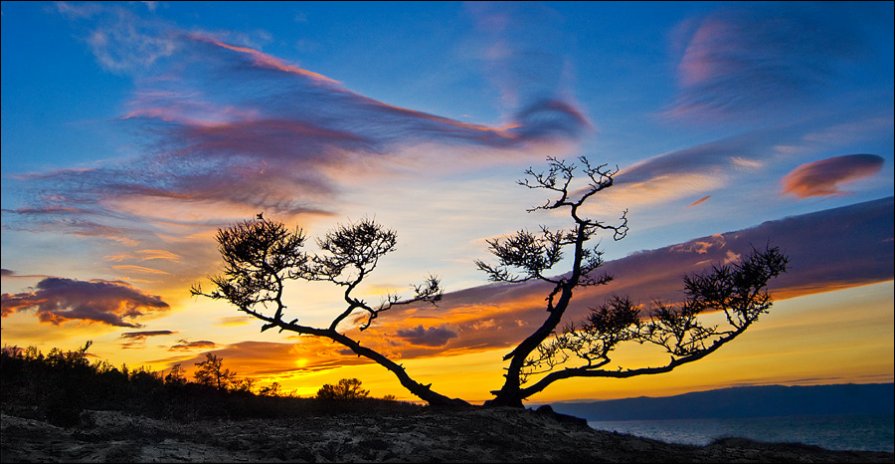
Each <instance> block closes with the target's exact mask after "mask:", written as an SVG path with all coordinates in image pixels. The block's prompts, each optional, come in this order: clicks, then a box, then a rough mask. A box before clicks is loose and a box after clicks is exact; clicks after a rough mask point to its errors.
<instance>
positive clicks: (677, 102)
mask: <svg viewBox="0 0 895 464" xmlns="http://www.w3.org/2000/svg"><path fill="white" fill-rule="evenodd" d="M892 18H893V6H892V3H890V2H889V3H886V2H877V3H859V2H848V3H830V2H817V3H801V2H800V3H713V2H684V3H670V2H669V3H606V2H596V3H583V2H556V3H543V4H541V3H496V4H488V3H447V2H444V3H442V2H439V3H405V2H399V3H281V2H219V3H204V2H195V3H181V2H174V3H165V2H116V3H89V2H84V3H66V2H59V3H40V2H18V3H17V2H4V3H3V4H2V32H0V33H2V70H0V73H2V75H0V77H2V140H3V144H2V173H0V175H2V181H3V182H2V208H3V217H2V221H3V236H2V245H3V257H2V268H3V269H4V278H3V280H2V286H3V292H4V298H7V297H9V298H12V297H13V296H15V295H25V294H26V293H28V292H37V291H38V290H35V288H37V287H36V286H38V285H39V284H40V282H43V280H42V279H46V278H48V277H55V278H64V279H71V282H72V284H71V288H75V287H77V285H79V284H76V283H77V282H94V281H102V282H120V283H122V284H121V285H127V286H128V287H127V288H128V289H130V290H133V291H135V292H137V293H131V292H130V290H128V291H123V290H121V289H117V288H116V291H115V292H113V296H110V298H111V299H109V300H108V301H119V299H120V298H124V299H125V300H127V301H130V302H131V304H137V305H138V306H139V304H142V303H141V302H146V301H153V302H156V301H157V300H155V299H152V298H148V297H150V296H151V297H156V298H160V299H162V300H164V301H165V302H166V305H167V306H161V305H158V304H155V305H151V307H149V308H146V312H147V314H149V313H152V311H155V310H156V309H158V308H170V310H167V309H166V310H165V311H167V312H166V315H165V316H159V315H156V316H152V317H149V318H148V319H146V320H145V321H143V325H148V326H149V327H148V328H151V329H155V330H159V331H164V330H169V329H170V328H171V327H169V326H168V325H167V324H175V323H176V324H181V325H185V326H189V327H193V330H195V331H196V332H197V333H199V332H201V331H202V328H201V320H202V318H203V317H205V316H197V315H200V314H201V315H206V314H212V313H213V311H218V312H220V311H221V309H220V308H212V307H211V306H210V305H207V304H202V303H197V302H195V301H192V300H189V298H188V297H187V294H186V289H187V288H188V287H189V285H190V284H191V283H193V282H194V281H196V280H198V279H202V278H203V276H205V275H208V274H209V273H212V272H213V271H214V269H215V266H217V257H216V255H215V250H214V244H213V239H212V237H213V232H214V230H215V229H216V228H217V227H222V226H225V225H227V224H229V223H232V222H233V221H237V220H241V219H245V218H250V217H253V216H254V214H256V213H257V212H259V211H264V212H265V213H266V214H267V216H268V217H274V218H276V219H279V220H282V221H284V222H287V223H289V224H301V225H302V226H303V227H304V228H305V229H306V230H308V231H309V232H310V233H311V234H319V233H322V232H323V231H325V230H326V229H327V228H329V227H331V226H333V225H334V224H336V223H339V222H343V221H345V220H356V219H358V218H362V217H375V218H376V219H377V220H378V221H381V222H383V223H385V224H386V225H388V226H390V227H394V228H395V229H397V230H398V232H399V234H400V240H401V241H400V247H399V251H398V252H396V254H395V256H394V257H393V261H392V262H391V263H390V264H386V265H384V267H383V268H382V269H380V270H379V272H381V274H380V279H381V281H380V282H379V283H378V284H377V285H378V286H373V287H371V288H370V291H372V292H374V293H375V292H378V291H381V290H382V288H386V287H389V288H394V287H401V286H404V285H405V283H406V282H410V281H414V280H416V279H417V276H418V275H424V274H425V273H426V272H433V273H437V274H439V275H441V276H442V278H443V279H444V282H445V285H446V286H447V287H448V289H450V290H462V289H466V288H471V287H476V286H479V285H481V284H483V283H484V276H483V275H481V273H478V272H477V271H476V270H475V267H474V265H473V264H472V262H473V261H474V260H475V259H480V258H482V257H484V256H485V255H486V254H487V250H486V248H487V247H486V245H485V240H486V239H488V238H493V237H496V236H501V235H504V234H507V233H510V232H512V231H514V230H518V229H519V228H522V227H535V226H537V225H538V224H540V223H546V224H549V225H562V224H563V218H562V217H558V216H549V215H546V216H543V215H542V216H538V217H533V216H532V215H529V214H527V213H525V211H524V210H525V209H526V208H528V207H530V206H532V205H534V204H537V203H539V202H542V201H543V198H541V197H540V196H539V195H538V194H537V192H530V191H525V190H524V189H520V188H519V187H518V186H517V185H515V183H514V182H515V180H516V179H518V178H520V176H521V174H522V171H523V170H524V169H525V168H527V167H529V166H534V167H536V168H537V167H538V166H544V165H545V163H544V159H545V157H547V156H557V157H560V158H568V159H571V158H574V157H575V156H577V155H582V154H583V155H587V156H588V157H589V158H590V159H591V160H592V161H594V162H600V163H603V162H605V163H609V164H610V165H612V166H614V165H618V167H619V168H620V172H619V175H618V177H617V185H616V187H614V188H613V189H612V190H610V191H607V192H606V195H605V196H602V197H601V198H600V200H599V201H598V202H594V203H593V204H592V205H591V206H590V207H589V209H588V213H589V214H594V215H598V216H600V217H604V218H606V219H607V220H614V218H617V217H618V215H619V214H620V213H621V211H622V210H624V209H628V210H629V213H628V217H629V219H630V221H631V222H630V225H631V233H630V234H629V236H628V238H627V239H625V240H624V241H621V242H617V243H616V242H612V241H611V240H609V239H606V240H605V241H604V243H605V249H606V253H607V254H606V257H607V258H608V259H619V258H624V257H625V256H627V255H629V254H631V253H633V252H637V251H641V250H654V249H661V248H663V247H670V246H674V245H676V244H679V243H682V242H687V241H689V240H693V239H697V238H700V237H707V236H712V235H713V234H719V233H723V232H729V231H737V230H741V229H746V228H749V227H752V226H757V225H759V224H761V223H763V222H765V221H770V220H777V219H781V218H784V217H788V216H795V215H803V214H807V213H812V212H818V211H823V210H828V209H831V208H836V207H842V206H850V205H856V204H858V203H862V202H866V201H870V200H877V199H880V198H886V197H891V196H892V193H893V116H892V115H893V54H895V52H893V20H892ZM862 211H863V210H862ZM874 217H876V216H874ZM874 220H876V219H874ZM874 230H875V229H874ZM882 233H883V234H885V231H883V232H882ZM734 251H736V250H734ZM888 252H889V253H891V244H890V245H889V248H888ZM843 272H845V271H843ZM889 272H891V270H890V271H889ZM682 273H683V271H682V272H681V274H682ZM889 279H891V277H890V278H889ZM65 282H68V281H58V280H55V281H52V283H54V284H55V285H61V284H60V283H65ZM824 282H827V283H825V284H824V285H828V281H826V280H825V281H824ZM865 283H866V282H865ZM46 285H49V284H48V283H47V284H46ZM66 285H67V284H66ZM63 286H64V285H63ZM380 287H381V288H380ZM53 288H54V289H57V290H58V288H59V287H53ZM66 288H69V287H66ZM77 288H81V287H77ZM84 288H86V287H84ZM97 288H99V287H97ZM103 288H106V287H103ZM45 290H47V289H45ZM47 291H49V290H47ZM60 291H61V290H60ZM79 291H80V290H79ZM85 291H86V290H85ZM102 291H106V290H102ZM121 295H131V296H128V297H126V298H125V297H122V296H121ZM141 295H142V296H141ZM330 296H331V295H329V294H328V293H327V291H326V290H318V289H314V290H313V291H311V292H310V293H297V294H296V296H295V298H302V299H304V300H305V301H307V302H308V304H309V307H310V310H311V311H312V313H313V314H314V315H315V316H314V317H317V316H316V315H317V314H318V313H320V314H323V313H325V311H326V309H327V307H328V303H327V301H328V298H329V297H330ZM9 301H10V303H9V305H13V303H11V301H13V300H11V299H10V300H9ZM66 301H69V300H66ZM72 301H73V300H72ZM874 301H876V300H874ZM66 304H72V305H74V306H77V304H76V303H71V302H70V301H69V303H66ZM63 306H64V305H63ZM74 306H73V307H74ZM113 306H114V305H113ZM8 307H9V308H13V307H14V306H8ZM15 308H16V309H9V310H7V309H6V308H4V313H3V314H4V317H5V318H6V317H9V319H4V328H5V327H7V324H8V321H16V324H20V326H17V327H23V328H22V329H21V331H19V332H16V334H19V335H17V336H20V337H21V340H22V342H21V343H27V342H34V343H38V342H39V343H50V342H51V341H60V340H61V341H66V340H68V341H70V342H71V343H74V341H75V340H76V339H78V337H82V336H84V334H96V335H94V336H96V337H102V336H105V337H107V346H110V347H111V346H115V340H116V338H115V337H116V336H117V332H114V330H115V329H114V327H110V326H109V324H108V323H107V322H106V323H104V322H103V321H109V320H114V321H118V322H121V321H122V319H121V318H120V317H117V316H120V314H117V313H116V314H117V316H116V317H112V318H105V319H104V318H93V319H90V318H86V319H84V318H81V319H79V320H75V319H78V318H76V317H72V318H70V320H69V321H68V322H63V323H59V321H58V320H56V323H55V324H56V325H53V326H52V327H54V330H56V331H57V332H58V335H54V336H52V337H49V336H44V337H45V338H39V337H38V338H35V335H34V334H36V333H40V332H41V330H42V329H43V328H44V327H46V326H47V325H46V323H47V321H43V322H40V321H37V320H35V319H34V317H33V315H31V313H28V312H27V311H30V310H27V311H25V310H22V311H20V310H19V309H18V308H19V306H15ZM103 308H106V307H103ZM109 308H111V306H109V307H108V308H106V309H97V311H100V312H103V311H106V310H107V309H108V310H111V309H109ZM195 308H198V309H195ZM32 309H33V308H32ZM116 311H117V310H116ZM13 313H15V314H13ZM38 313H39V311H38ZM72 314H74V313H72ZM77 314H81V313H77ZM104 314H105V313H104ZM70 315H71V314H70ZM26 316H27V317H26ZM153 317H155V319H153ZM221 317H223V316H221ZM321 317H323V316H321ZM29 318H30V319H29ZM166 318H170V319H166ZM187 321H189V322H187ZM41 324H43V325H41ZM79 324H80V325H79ZM85 324H86V325H85ZM113 325H114V324H113ZM421 327H422V326H421ZM432 327H434V326H432ZM432 327H430V328H432ZM444 327H447V326H444ZM25 328H27V330H26V329H25ZM412 328H415V326H414V327H412ZM38 329H41V330H38ZM16 330H18V329H16ZM228 330H229V329H228ZM234 330H236V329H234ZM239 330H244V331H241V332H240V331H236V332H233V333H228V334H227V335H226V336H223V335H222V337H223V338H221V339H220V340H215V342H216V343H218V345H219V346H227V345H228V344H231V345H232V344H238V343H240V342H241V341H245V340H257V338H253V337H256V335H255V334H254V332H253V331H249V330H248V329H246V328H242V329H239ZM401 330H404V331H405V332H406V331H407V330H409V329H408V328H407V327H404V328H403V329H401ZM445 330H446V329H445ZM402 333H403V332H402ZM66 334H67V335H66ZM8 336H11V335H10V332H4V338H6V337H8ZM46 337H49V338H46ZM191 338H192V339H200V338H202V337H201V336H199V335H195V336H191ZM461 338H462V337H461ZM455 342H456V341H450V342H449V343H455ZM98 346H99V347H102V346H103V345H102V343H100V344H98ZM150 351H151V350H150ZM129 356H132V357H134V359H137V360H139V361H140V362H143V361H146V360H149V359H150V358H152V359H158V353H148V354H144V355H142V356H143V357H139V356H137V355H136V354H133V355H129ZM128 359H131V358H128Z"/></svg>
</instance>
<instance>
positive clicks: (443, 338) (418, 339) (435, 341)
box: [397, 325, 457, 346]
mask: <svg viewBox="0 0 895 464" xmlns="http://www.w3.org/2000/svg"><path fill="white" fill-rule="evenodd" d="M397 335H398V337H401V338H403V339H404V340H407V341H408V342H410V343H412V344H414V345H423V346H443V345H446V344H447V342H448V340H450V339H452V338H456V337H457V333H456V332H454V331H452V330H450V329H448V328H446V327H429V328H428V329H424V328H423V326H422V325H418V326H416V327H414V328H412V329H402V330H398V332H397Z"/></svg>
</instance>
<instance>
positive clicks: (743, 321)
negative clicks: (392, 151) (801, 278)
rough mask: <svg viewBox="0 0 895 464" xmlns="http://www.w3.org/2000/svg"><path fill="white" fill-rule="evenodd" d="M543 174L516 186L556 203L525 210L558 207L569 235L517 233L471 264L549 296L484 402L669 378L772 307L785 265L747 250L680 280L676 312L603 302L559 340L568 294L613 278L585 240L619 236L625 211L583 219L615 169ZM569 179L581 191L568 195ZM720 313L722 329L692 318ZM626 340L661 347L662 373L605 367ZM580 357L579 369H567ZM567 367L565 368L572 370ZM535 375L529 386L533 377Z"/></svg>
mask: <svg viewBox="0 0 895 464" xmlns="http://www.w3.org/2000/svg"><path fill="white" fill-rule="evenodd" d="M548 162H549V168H548V170H547V171H545V172H535V171H534V170H532V169H531V168H529V169H528V170H527V171H526V175H527V177H526V178H525V179H523V180H520V181H519V184H520V185H522V186H524V187H527V188H530V189H541V190H546V191H548V192H550V193H552V194H553V195H554V196H555V198H554V199H551V200H548V201H547V202H546V203H544V204H543V205H540V206H537V207H534V208H532V209H529V210H528V211H529V212H534V211H539V210H565V211H567V212H568V214H569V216H570V218H571V220H572V225H571V227H570V228H569V229H564V230H551V229H549V228H547V227H545V226H541V228H540V231H539V232H537V233H532V232H528V231H524V230H523V231H519V232H517V233H516V234H514V235H512V236H510V237H507V238H504V239H498V240H491V241H489V242H488V244H489V247H490V251H491V253H492V254H493V255H494V256H496V257H497V260H498V264H496V265H491V264H487V263H485V262H483V261H478V262H477V263H476V264H477V266H478V267H479V269H481V270H482V271H484V272H486V273H487V274H488V277H489V279H490V280H492V281H495V282H509V283H518V282H524V281H527V280H532V279H537V280H541V281H543V282H546V283H548V284H549V285H551V286H552V289H551V290H550V291H549V293H548V294H547V297H546V299H545V301H546V311H547V317H546V318H545V319H544V321H543V322H542V323H541V326H540V327H538V328H537V329H536V330H535V331H534V332H533V333H532V334H531V335H529V336H528V337H527V338H525V339H524V340H523V341H522V342H521V343H519V345H517V346H516V347H515V348H514V349H513V350H512V351H510V352H509V353H508V354H507V355H506V356H504V361H509V366H508V367H507V368H506V374H505V376H504V377H505V380H504V384H503V386H502V387H501V388H500V389H499V390H495V391H492V393H493V394H494V395H495V396H494V398H493V399H492V400H489V401H488V402H486V405H489V406H513V407H522V401H523V400H524V399H525V398H528V397H530V396H531V395H533V394H535V393H538V392H540V391H542V390H543V389H544V388H546V387H547V386H549V385H551V384H552V383H553V382H556V381H558V380H561V379H567V378H572V377H616V378H622V377H632V376H636V375H644V374H659V373H663V372H668V371H671V370H672V369H674V368H675V367H678V366H680V365H683V364H686V363H690V362H693V361H696V360H699V359H701V358H703V357H705V356H707V355H708V354H710V353H712V352H714V351H715V350H717V349H718V348H720V347H721V345H723V344H725V343H727V342H729V341H731V340H733V339H734V338H736V337H737V336H738V335H739V334H741V333H742V332H743V331H745V330H746V329H747V328H748V327H749V326H750V325H751V324H752V323H753V322H755V321H756V320H757V319H758V316H759V315H761V314H763V313H765V312H767V310H768V308H770V306H771V302H770V298H769V296H768V294H767V283H768V281H769V280H770V279H772V278H774V277H776V276H777V275H779V274H780V273H782V272H784V271H785V270H786V263H787V258H786V257H785V256H784V255H783V254H782V253H781V252H780V250H779V249H778V248H770V247H768V248H767V249H766V250H764V251H758V250H753V253H752V254H751V255H750V256H749V257H747V258H745V259H744V260H743V262H742V263H739V264H737V263H732V264H727V265H723V266H716V267H714V268H713V269H712V271H710V272H708V273H706V274H703V275H693V276H688V277H686V278H685V279H684V287H685V293H686V297H687V298H686V301H684V302H683V303H681V304H677V305H669V304H663V303H660V302H657V303H656V304H655V306H656V307H655V308H654V310H653V311H651V312H650V314H649V319H648V320H647V321H646V322H644V321H643V320H642V316H641V311H640V309H639V308H637V307H636V306H635V305H634V304H632V303H631V301H630V300H629V299H628V298H626V297H625V298H620V297H614V298H612V299H611V300H610V301H609V302H607V303H606V304H604V305H602V306H600V307H597V308H592V309H591V311H590V315H589V317H588V318H587V320H586V321H584V322H583V323H581V324H579V325H577V326H576V325H575V324H569V325H567V326H566V327H565V329H564V330H563V331H562V333H560V334H557V333H556V328H557V327H558V326H559V324H560V323H561V322H562V318H563V315H564V314H565V312H566V310H568V308H569V305H570V303H571V302H572V296H573V292H574V290H575V289H577V288H580V287H589V286H594V285H605V284H607V283H609V282H610V281H611V280H612V277H611V276H609V275H606V274H600V273H598V269H599V268H600V266H601V265H602V264H603V260H602V255H603V253H602V251H600V250H599V249H598V248H597V247H596V246H593V247H591V246H590V245H589V242H590V241H591V240H592V239H593V238H594V237H596V236H597V235H598V234H599V233H600V232H605V233H608V234H610V235H611V237H612V238H613V239H614V240H621V239H623V238H624V237H625V236H626V235H627V232H628V219H627V211H625V212H623V213H622V214H621V217H620V219H619V221H618V222H617V223H616V224H608V223H605V222H601V221H598V220H595V219H591V218H588V217H586V216H585V215H584V214H583V211H582V207H583V206H584V205H585V203H586V202H587V201H588V200H590V199H591V198H592V197H593V196H594V195H595V194H597V193H598V192H601V191H603V190H605V189H607V188H610V187H612V186H613V182H614V176H615V175H616V174H617V172H618V169H617V168H616V169H608V168H607V167H606V165H600V166H592V165H591V164H590V162H589V161H588V160H587V159H586V158H584V157H580V158H579V162H580V165H575V164H574V163H569V162H566V161H561V160H558V159H556V158H548ZM576 174H580V175H581V176H580V177H583V179H584V181H585V185H584V186H583V187H580V188H577V189H576V188H575V187H573V185H572V181H573V179H574V178H575V176H576ZM566 253H568V254H569V255H570V258H571V259H570V264H569V265H570V270H569V271H568V272H566V273H564V274H561V275H558V276H554V275H552V274H553V273H554V271H553V267H554V266H555V265H557V264H559V263H560V262H562V261H563V259H564V257H565V256H566ZM714 311H723V312H724V314H725V315H726V316H727V317H726V319H727V325H728V327H724V328H722V327H719V326H717V325H712V326H705V325H703V323H702V322H701V321H700V319H699V318H698V316H699V315H700V314H703V313H707V312H714ZM625 341H635V342H638V343H651V344H655V345H658V346H661V347H662V348H664V349H665V350H666V351H667V352H668V353H669V354H670V355H671V360H670V361H669V362H668V363H667V364H665V365H661V366H656V367H645V368H637V369H629V368H625V367H620V366H619V367H616V368H614V369H608V368H605V367H606V366H607V365H609V364H610V363H611V361H612V360H611V358H610V356H609V355H610V353H611V352H612V351H613V350H614V349H615V347H616V346H617V345H618V344H619V343H621V342H625ZM574 359H577V360H578V364H575V363H574V362H572V360H574ZM570 364H572V365H571V366H570ZM538 375H541V377H540V378H539V379H538V380H537V381H535V382H533V383H530V384H528V385H526V384H527V383H529V382H528V381H529V380H531V378H532V377H533V376H538Z"/></svg>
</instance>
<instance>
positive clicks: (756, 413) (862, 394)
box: [551, 383, 895, 421]
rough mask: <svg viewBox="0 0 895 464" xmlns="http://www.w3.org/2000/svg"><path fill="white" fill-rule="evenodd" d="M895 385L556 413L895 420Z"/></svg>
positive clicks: (737, 391) (563, 407) (608, 403)
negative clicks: (880, 417)
mask: <svg viewBox="0 0 895 464" xmlns="http://www.w3.org/2000/svg"><path fill="white" fill-rule="evenodd" d="M893 398H895V384H891V383H883V384H840V385H818V386H809V387H788V386H783V385H771V386H760V387H733V388H724V389H720V390H710V391H704V392H694V393H686V394H683V395H676V396H669V397H661V398H650V397H639V398H626V399H620V400H605V401H593V402H581V403H577V402H576V403H572V402H560V403H552V404H551V406H552V407H553V409H554V410H555V411H557V412H560V413H563V414H571V415H574V416H579V417H584V418H586V419H588V420H607V421H611V420H650V419H697V418H739V417H771V416H808V415H840V414H860V415H893V414H895V400H893Z"/></svg>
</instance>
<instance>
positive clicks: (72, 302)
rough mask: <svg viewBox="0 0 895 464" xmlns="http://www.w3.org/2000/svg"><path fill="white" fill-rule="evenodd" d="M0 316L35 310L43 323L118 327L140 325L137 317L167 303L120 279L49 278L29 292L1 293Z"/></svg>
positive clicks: (165, 307) (155, 310)
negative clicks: (129, 320) (78, 322)
mask: <svg viewBox="0 0 895 464" xmlns="http://www.w3.org/2000/svg"><path fill="white" fill-rule="evenodd" d="M0 308H2V315H3V317H6V316H8V315H10V314H12V313H14V312H22V311H27V310H31V309H33V310H35V311H36V312H37V317H38V318H39V319H40V320H41V321H42V322H50V323H52V324H60V323H62V322H65V321H68V320H76V319H79V320H86V321H93V322H100V323H103V324H108V325H113V326H118V327H140V325H139V324H137V323H135V322H127V321H125V320H124V319H125V318H128V319H131V320H133V319H136V318H138V317H140V316H143V315H145V314H146V313H147V312H158V311H165V310H167V309H168V308H169V306H168V303H165V302H164V301H162V299H161V298H160V297H158V296H152V295H147V294H145V293H143V292H142V291H140V290H138V289H136V288H134V287H132V286H130V285H128V284H127V283H124V282H120V281H107V280H92V281H89V282H85V281H81V280H73V279H64V278H59V277H49V278H46V279H44V280H41V281H40V282H38V284H37V287H36V288H35V289H34V290H33V291H30V292H22V293H16V294H9V293H4V294H3V296H2V306H0Z"/></svg>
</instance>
